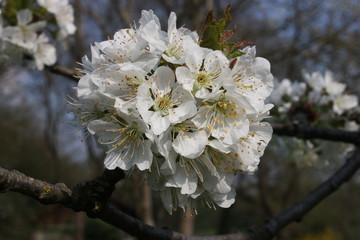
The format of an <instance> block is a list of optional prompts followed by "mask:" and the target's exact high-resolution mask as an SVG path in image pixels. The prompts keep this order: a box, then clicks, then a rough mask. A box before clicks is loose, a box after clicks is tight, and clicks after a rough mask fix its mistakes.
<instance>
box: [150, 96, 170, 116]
mask: <svg viewBox="0 0 360 240" xmlns="http://www.w3.org/2000/svg"><path fill="white" fill-rule="evenodd" d="M173 104H174V103H173V101H171V98H170V95H169V94H167V95H165V96H164V97H158V98H157V99H155V105H154V110H155V111H156V112H159V113H160V115H161V116H166V115H168V114H169V108H170V107H171V106H172V105H173Z"/></svg>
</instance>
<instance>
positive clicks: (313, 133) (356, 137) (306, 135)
mask: <svg viewBox="0 0 360 240" xmlns="http://www.w3.org/2000/svg"><path fill="white" fill-rule="evenodd" d="M273 129H274V133H275V134H277V135H280V136H290V137H297V138H302V139H323V140H329V141H336V142H345V143H352V144H355V145H357V146H360V132H352V131H346V130H338V129H330V128H319V127H312V126H298V125H291V126H273Z"/></svg>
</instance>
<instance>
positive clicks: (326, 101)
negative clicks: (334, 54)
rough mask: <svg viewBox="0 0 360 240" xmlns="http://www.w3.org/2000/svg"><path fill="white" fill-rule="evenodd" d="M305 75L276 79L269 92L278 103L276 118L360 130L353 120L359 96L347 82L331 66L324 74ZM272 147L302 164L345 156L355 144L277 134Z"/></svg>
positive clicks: (321, 163) (273, 101) (316, 164)
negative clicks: (298, 78)
mask: <svg viewBox="0 0 360 240" xmlns="http://www.w3.org/2000/svg"><path fill="white" fill-rule="evenodd" d="M303 78H304V81H303V82H292V81H290V80H289V79H283V80H282V81H281V82H278V81H277V80H275V83H274V85H275V87H274V91H273V92H272V94H271V96H270V99H271V102H272V103H274V104H275V107H274V111H273V114H274V115H275V116H277V117H276V118H274V120H275V119H276V121H280V122H287V123H289V122H291V123H295V124H298V125H313V126H322V127H335V128H342V129H345V130H348V131H359V123H358V122H356V121H354V120H351V115H352V114H359V112H360V111H359V105H358V97H357V96H356V95H351V94H348V93H346V91H345V90H346V84H344V83H341V82H339V81H337V80H336V79H335V77H334V74H333V73H332V72H331V71H329V70H327V71H325V73H323V74H322V73H320V72H313V73H308V72H305V71H303ZM270 149H271V150H272V152H274V153H275V154H277V153H281V157H284V158H286V159H293V160H294V161H295V162H296V163H297V164H298V165H299V166H324V164H327V163H328V162H329V160H330V161H331V159H336V158H339V157H344V155H346V154H347V153H348V152H349V151H351V150H352V146H349V145H347V144H339V143H337V144H336V146H334V143H329V142H323V141H315V140H302V139H296V138H284V137H281V138H278V137H276V138H275V139H274V141H273V143H272V144H271V147H270ZM339 155H341V156H339Z"/></svg>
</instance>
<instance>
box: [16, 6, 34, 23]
mask: <svg viewBox="0 0 360 240" xmlns="http://www.w3.org/2000/svg"><path fill="white" fill-rule="evenodd" d="M16 17H17V22H18V25H21V26H25V25H27V24H28V23H29V22H31V20H32V13H31V11H30V10H29V9H25V10H21V11H19V12H18V13H17V15H16Z"/></svg>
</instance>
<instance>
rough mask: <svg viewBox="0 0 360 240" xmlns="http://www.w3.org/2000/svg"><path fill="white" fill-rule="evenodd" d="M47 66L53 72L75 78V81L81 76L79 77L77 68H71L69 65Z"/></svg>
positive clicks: (71, 78)
mask: <svg viewBox="0 0 360 240" xmlns="http://www.w3.org/2000/svg"><path fill="white" fill-rule="evenodd" d="M47 68H48V69H49V70H50V72H52V73H55V74H58V75H61V76H64V77H67V78H69V79H70V80H73V81H75V82H78V81H79V78H78V77H77V76H78V73H77V72H76V71H75V70H72V69H70V68H67V67H65V66H61V65H53V66H47Z"/></svg>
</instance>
